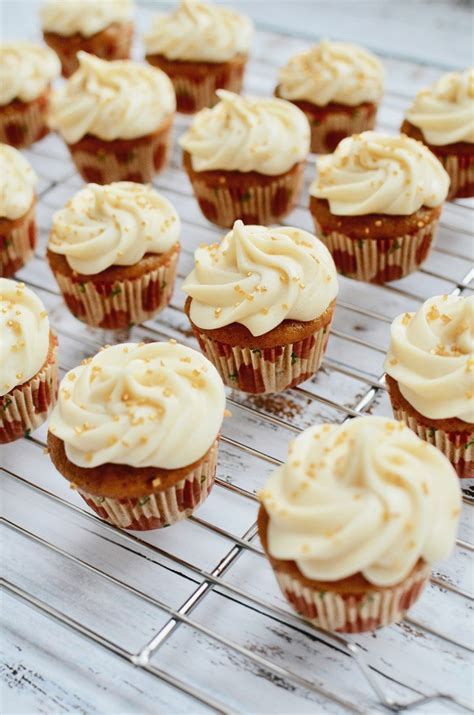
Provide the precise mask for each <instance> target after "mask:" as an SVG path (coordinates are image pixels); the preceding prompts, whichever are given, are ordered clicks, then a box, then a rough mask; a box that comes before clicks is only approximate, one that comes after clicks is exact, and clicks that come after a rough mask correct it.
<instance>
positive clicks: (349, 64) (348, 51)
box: [279, 40, 384, 107]
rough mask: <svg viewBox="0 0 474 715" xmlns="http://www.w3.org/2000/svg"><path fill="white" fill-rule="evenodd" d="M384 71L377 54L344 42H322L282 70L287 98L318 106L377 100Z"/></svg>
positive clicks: (281, 87) (282, 91)
mask: <svg viewBox="0 0 474 715" xmlns="http://www.w3.org/2000/svg"><path fill="white" fill-rule="evenodd" d="M383 82H384V73H383V68H382V65H381V64H380V62H379V60H378V59H377V57H375V55H373V54H372V53H371V52H368V50H365V49H364V48H363V47H358V46H357V45H350V44H347V43H345V42H328V41H327V40H325V41H323V42H321V43H320V44H319V45H315V46H314V47H311V48H310V49H309V50H306V51H305V52H301V53H299V54H297V55H295V56H294V57H292V58H291V59H290V61H289V62H288V64H287V65H286V67H283V69H281V70H280V73H279V93H280V96H281V97H284V98H285V99H293V100H306V101H308V102H311V103H312V104H316V105H317V106H319V107H324V106H326V105H327V104H329V103H330V102H335V103H338V104H346V105H349V106H351V107H354V106H355V105H357V104H362V103H363V102H378V101H379V100H380V98H381V96H382V92H383Z"/></svg>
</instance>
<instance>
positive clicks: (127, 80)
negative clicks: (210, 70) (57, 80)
mask: <svg viewBox="0 0 474 715" xmlns="http://www.w3.org/2000/svg"><path fill="white" fill-rule="evenodd" d="M77 56H78V59H79V69H78V70H77V71H76V72H74V74H73V75H72V77H71V78H70V79H69V80H68V81H67V82H66V84H65V85H64V86H62V87H61V88H60V89H59V90H58V91H57V92H55V93H54V95H53V97H52V100H51V109H50V113H49V126H50V127H51V128H52V129H56V130H57V131H58V132H59V133H60V134H61V135H62V137H63V139H64V141H65V142H66V144H67V146H68V149H69V151H70V152H71V156H72V158H73V160H74V163H75V164H76V167H77V169H78V171H79V173H80V174H81V176H82V178H83V179H84V180H85V181H92V182H94V183H96V184H109V183H111V182H112V181H141V182H143V183H146V182H148V181H151V180H152V178H153V176H154V174H155V173H156V172H158V171H161V170H162V169H163V168H164V167H165V165H166V162H167V160H168V154H169V149H170V142H171V128H172V124H173V118H174V112H175V108H176V99H175V95H174V90H173V85H172V84H171V81H170V80H169V78H168V77H167V76H166V75H165V73H164V72H161V70H159V69H156V68H154V67H149V66H146V65H140V64H138V63H136V62H130V61H129V60H115V61H113V62H106V61H105V60H101V59H99V58H98V57H94V56H93V55H88V54H87V53H86V52H79V53H78V55H77Z"/></svg>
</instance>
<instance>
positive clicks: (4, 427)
mask: <svg viewBox="0 0 474 715" xmlns="http://www.w3.org/2000/svg"><path fill="white" fill-rule="evenodd" d="M54 341H55V345H54V352H53V356H52V358H50V359H49V361H48V362H47V363H46V364H45V365H44V366H43V367H42V368H41V370H40V371H39V372H38V373H37V375H35V376H34V377H32V378H31V380H28V382H25V383H24V384H23V385H18V387H15V388H14V389H13V390H11V391H10V392H8V393H7V394H6V395H3V396H2V397H0V444H5V443H6V442H13V441H14V440H16V439H20V437H27V436H28V435H29V434H30V432H33V430H35V429H38V427H40V426H41V425H42V424H43V422H45V421H46V419H47V418H48V415H49V413H50V412H51V409H52V408H53V406H54V403H55V402H56V397H57V394H58V364H57V357H56V345H57V340H56V338H54Z"/></svg>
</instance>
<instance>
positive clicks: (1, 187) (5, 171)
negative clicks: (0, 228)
mask: <svg viewBox="0 0 474 715" xmlns="http://www.w3.org/2000/svg"><path fill="white" fill-rule="evenodd" d="M37 181H38V177H37V176H36V174H35V172H34V171H33V169H32V168H31V166H30V165H29V163H28V161H27V160H26V159H25V157H24V156H23V155H22V154H21V153H20V152H19V151H18V150H17V149H15V148H14V147H12V146H8V145H7V144H0V218H8V219H10V220H15V219H17V218H20V217H21V216H24V214H25V213H26V212H27V211H28V209H29V208H30V206H31V204H32V203H33V200H34V197H35V186H36V183H37Z"/></svg>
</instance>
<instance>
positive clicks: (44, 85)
mask: <svg viewBox="0 0 474 715" xmlns="http://www.w3.org/2000/svg"><path fill="white" fill-rule="evenodd" d="M60 69H61V68H60V64H59V60H58V58H57V57H56V55H55V54H54V52H53V51H52V50H50V49H48V48H47V47H41V45H35V44H33V43H32V42H9V43H8V44H0V142H1V143H3V144H11V146H15V147H18V148H24V147H28V146H30V145H31V144H33V143H34V142H36V141H38V140H39V139H42V138H43V137H44V136H45V135H46V134H47V133H48V131H49V130H48V127H47V123H46V113H47V109H48V102H49V95H50V86H51V82H52V81H53V79H55V78H56V77H57V76H58V75H59V72H60Z"/></svg>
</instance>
